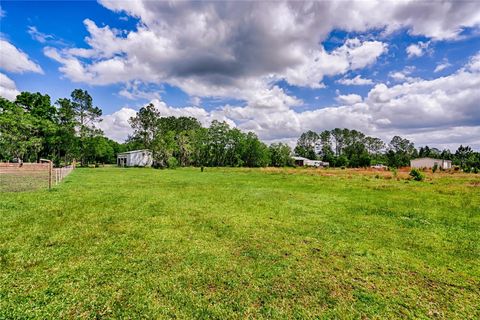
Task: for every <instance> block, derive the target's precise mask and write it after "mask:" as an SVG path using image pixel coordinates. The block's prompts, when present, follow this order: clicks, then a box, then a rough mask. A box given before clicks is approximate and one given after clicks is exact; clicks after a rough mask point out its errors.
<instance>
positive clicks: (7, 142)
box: [0, 89, 125, 166]
mask: <svg viewBox="0 0 480 320" xmlns="http://www.w3.org/2000/svg"><path fill="white" fill-rule="evenodd" d="M101 115H102V110H101V109H100V108H98V107H95V106H93V100H92V97H91V96H90V94H89V93H88V92H87V91H84V90H81V89H76V90H74V91H73V92H72V93H71V96H70V98H61V99H58V100H57V101H56V102H55V103H54V104H52V102H51V99H50V96H48V95H42V94H40V93H38V92H37V93H30V92H22V93H21V94H19V95H18V96H17V97H16V99H15V101H13V102H11V101H9V100H7V99H4V98H0V161H23V162H38V161H40V159H49V160H52V161H53V162H54V163H55V165H57V166H58V165H60V164H68V163H70V162H72V161H73V160H74V159H76V160H77V161H79V162H80V163H81V164H83V165H85V164H88V163H99V162H102V163H114V162H115V161H116V160H115V157H116V153H118V152H120V151H123V150H125V146H123V145H122V144H119V143H117V142H115V141H113V140H111V139H108V138H106V137H105V136H104V135H103V132H102V131H101V130H100V129H98V128H97V127H96V124H97V123H98V122H100V121H101V118H100V117H101Z"/></svg>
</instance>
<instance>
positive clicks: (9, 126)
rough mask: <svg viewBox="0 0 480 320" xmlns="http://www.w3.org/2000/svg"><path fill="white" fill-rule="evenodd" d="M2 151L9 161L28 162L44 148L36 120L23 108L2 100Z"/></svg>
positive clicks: (0, 123) (0, 104) (0, 146)
mask: <svg viewBox="0 0 480 320" xmlns="http://www.w3.org/2000/svg"><path fill="white" fill-rule="evenodd" d="M0 108H1V110H2V112H1V113H0V149H2V153H3V154H4V156H5V157H6V158H7V159H9V160H14V159H17V160H20V161H25V160H28V159H26V157H27V156H28V154H29V153H30V154H34V155H35V157H36V155H37V154H38V153H39V151H40V150H41V148H42V139H41V138H40V137H38V136H37V129H38V128H37V127H36V122H35V118H34V117H33V116H32V115H31V114H30V113H29V112H27V111H25V110H24V109H23V108H22V107H21V106H19V105H17V104H15V103H12V102H10V101H8V100H6V99H4V98H0Z"/></svg>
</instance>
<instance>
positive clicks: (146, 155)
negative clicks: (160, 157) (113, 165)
mask: <svg viewBox="0 0 480 320" xmlns="http://www.w3.org/2000/svg"><path fill="white" fill-rule="evenodd" d="M152 163H153V158H152V152H151V151H150V150H146V149H145V150H134V151H128V152H122V153H119V154H118V155H117V165H118V166H120V167H150V166H151V165H152Z"/></svg>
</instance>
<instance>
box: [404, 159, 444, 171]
mask: <svg viewBox="0 0 480 320" xmlns="http://www.w3.org/2000/svg"><path fill="white" fill-rule="evenodd" d="M435 165H437V167H438V168H439V169H445V170H446V169H451V168H452V161H450V160H443V159H434V158H418V159H413V160H410V167H412V168H427V169H431V168H433V167H434V166H435Z"/></svg>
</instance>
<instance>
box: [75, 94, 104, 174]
mask: <svg viewBox="0 0 480 320" xmlns="http://www.w3.org/2000/svg"><path fill="white" fill-rule="evenodd" d="M71 98H72V100H71V104H72V108H73V111H74V114H75V118H76V122H77V124H78V128H77V131H78V133H79V136H80V141H79V146H80V148H79V149H80V157H81V163H82V165H84V164H85V161H86V159H87V157H88V155H87V152H88V146H87V141H86V139H87V137H88V138H92V137H95V136H96V135H101V134H102V132H101V130H99V129H97V128H96V123H97V122H100V121H101V118H100V117H101V116H102V110H101V109H100V108H98V107H94V106H93V99H92V97H91V96H90V94H89V93H88V91H86V90H82V89H75V90H73V92H72V94H71Z"/></svg>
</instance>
